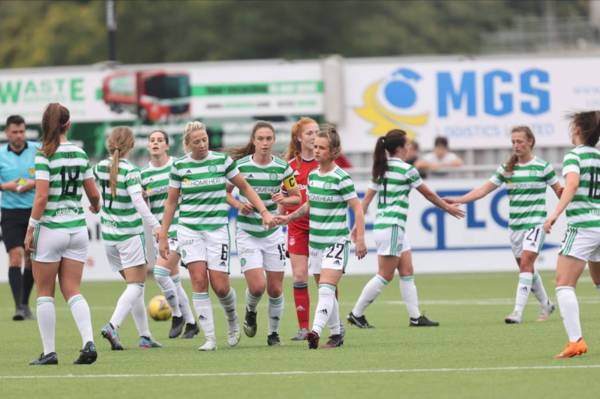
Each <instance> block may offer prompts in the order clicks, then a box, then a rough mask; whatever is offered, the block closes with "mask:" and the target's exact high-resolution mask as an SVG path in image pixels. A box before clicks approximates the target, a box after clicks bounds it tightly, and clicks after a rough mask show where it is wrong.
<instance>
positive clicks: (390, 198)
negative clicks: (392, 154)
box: [369, 158, 423, 231]
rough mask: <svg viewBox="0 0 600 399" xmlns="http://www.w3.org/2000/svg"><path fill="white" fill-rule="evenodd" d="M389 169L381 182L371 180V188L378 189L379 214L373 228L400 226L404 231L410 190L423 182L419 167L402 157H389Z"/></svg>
mask: <svg viewBox="0 0 600 399" xmlns="http://www.w3.org/2000/svg"><path fill="white" fill-rule="evenodd" d="M387 165H388V170H387V171H386V172H385V174H384V175H383V179H382V180H381V181H380V182H371V183H370V184H369V188H370V189H372V190H375V191H377V198H378V201H377V216H376V217H375V225H374V226H373V229H375V230H380V229H386V228H388V227H393V226H398V227H399V228H400V229H401V230H402V231H404V226H405V225H406V218H407V214H408V195H409V193H410V190H411V189H413V188H416V187H419V186H420V185H421V184H423V180H422V179H421V176H420V175H419V172H418V171H417V169H416V168H415V167H414V166H412V165H410V164H408V163H406V162H404V161H403V160H401V159H400V158H389V159H388V161H387Z"/></svg>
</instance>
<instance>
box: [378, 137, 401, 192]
mask: <svg viewBox="0 0 600 399" xmlns="http://www.w3.org/2000/svg"><path fill="white" fill-rule="evenodd" d="M405 144H406V132H405V131H404V130H400V129H393V130H390V131H389V132H388V133H387V134H386V135H385V136H382V137H379V138H378V139H377V143H376V144H375V151H373V169H372V175H373V181H374V182H376V183H378V182H381V181H382V180H383V177H384V175H385V172H387V170H388V164H387V160H388V154H389V155H393V154H394V153H395V152H396V149H397V148H398V147H404V145H405Z"/></svg>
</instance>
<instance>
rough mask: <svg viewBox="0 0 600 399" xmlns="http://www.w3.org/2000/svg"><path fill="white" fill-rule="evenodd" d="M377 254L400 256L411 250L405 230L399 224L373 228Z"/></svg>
mask: <svg viewBox="0 0 600 399" xmlns="http://www.w3.org/2000/svg"><path fill="white" fill-rule="evenodd" d="M373 236H374V237H375V245H376V246H377V255H381V256H400V255H401V254H402V253H404V252H406V251H409V250H410V244H409V242H408V237H407V235H406V234H405V232H404V231H403V230H402V229H400V227H398V226H392V227H388V228H385V229H377V230H373Z"/></svg>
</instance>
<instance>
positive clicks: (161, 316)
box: [148, 295, 171, 321]
mask: <svg viewBox="0 0 600 399" xmlns="http://www.w3.org/2000/svg"><path fill="white" fill-rule="evenodd" d="M148 314H149V315H150V317H152V318H153V319H154V320H156V321H165V320H169V319H170V318H171V306H169V302H167V299H166V298H165V297H164V295H157V296H155V297H154V298H152V299H151V300H150V303H148Z"/></svg>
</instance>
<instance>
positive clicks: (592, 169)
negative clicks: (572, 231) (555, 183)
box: [562, 145, 600, 229]
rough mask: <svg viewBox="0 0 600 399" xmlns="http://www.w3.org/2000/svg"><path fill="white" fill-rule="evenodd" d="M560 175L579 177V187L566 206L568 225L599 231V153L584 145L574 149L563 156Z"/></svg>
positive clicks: (595, 149) (593, 148)
mask: <svg viewBox="0 0 600 399" xmlns="http://www.w3.org/2000/svg"><path fill="white" fill-rule="evenodd" d="M562 173H563V176H567V174H568V173H577V174H578V175H579V187H578V188H577V191H576V192H575V197H573V200H572V201H571V202H570V203H569V205H567V223H568V225H569V226H570V227H581V228H591V229H600V151H598V149H597V148H595V147H589V146H584V145H580V146H577V147H575V148H574V149H572V150H571V151H569V152H568V153H567V154H566V155H565V158H564V160H563V171H562Z"/></svg>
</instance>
